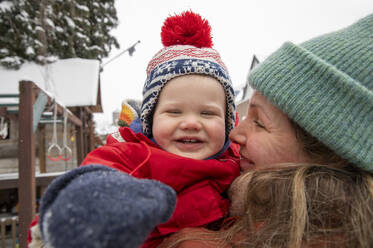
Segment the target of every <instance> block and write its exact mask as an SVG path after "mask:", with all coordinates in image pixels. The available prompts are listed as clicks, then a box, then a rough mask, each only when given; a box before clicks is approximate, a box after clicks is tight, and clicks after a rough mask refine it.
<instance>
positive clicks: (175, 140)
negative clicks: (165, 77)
mask: <svg viewBox="0 0 373 248" xmlns="http://www.w3.org/2000/svg"><path fill="white" fill-rule="evenodd" d="M225 108H226V107H225V94H224V89H223V87H222V86H221V84H220V83H219V82H218V81H217V80H216V79H214V78H212V77H208V76H202V75H186V76H180V77H176V78H174V79H172V80H170V81H169V82H168V83H167V84H166V85H165V86H164V88H163V89H162V91H161V94H160V96H159V99H158V104H157V106H156V108H155V112H154V115H153V129H152V131H153V136H154V139H155V141H156V142H157V143H158V144H159V145H160V146H161V147H162V148H163V149H164V150H166V151H168V152H171V153H174V154H177V155H180V156H183V157H188V158H194V159H206V158H208V157H210V156H212V155H215V154H216V153H217V152H219V151H220V150H221V148H222V147H223V145H224V142H225Z"/></svg>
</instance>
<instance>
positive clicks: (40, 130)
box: [38, 125, 47, 173]
mask: <svg viewBox="0 0 373 248" xmlns="http://www.w3.org/2000/svg"><path fill="white" fill-rule="evenodd" d="M38 141H39V142H38V144H39V169H40V173H46V172H47V166H46V159H45V158H46V156H45V154H46V152H45V125H39V127H38Z"/></svg>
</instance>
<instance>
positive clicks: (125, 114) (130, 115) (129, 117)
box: [118, 99, 141, 127]
mask: <svg viewBox="0 0 373 248" xmlns="http://www.w3.org/2000/svg"><path fill="white" fill-rule="evenodd" d="M140 109H141V101H138V100H134V99H125V100H123V102H122V110H121V112H120V115H119V119H118V125H119V126H121V127H129V126H130V124H131V122H132V121H133V120H135V119H137V118H138V117H139V116H140Z"/></svg>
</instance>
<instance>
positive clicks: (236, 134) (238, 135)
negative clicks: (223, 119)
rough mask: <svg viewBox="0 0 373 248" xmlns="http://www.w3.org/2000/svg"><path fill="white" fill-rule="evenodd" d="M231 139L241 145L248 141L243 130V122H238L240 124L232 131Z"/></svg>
mask: <svg viewBox="0 0 373 248" xmlns="http://www.w3.org/2000/svg"><path fill="white" fill-rule="evenodd" d="M229 139H230V140H231V141H232V142H234V143H237V144H239V145H244V144H245V143H246V136H245V134H244V132H242V123H240V124H238V126H237V127H235V128H234V129H233V130H232V131H231V133H230V134H229Z"/></svg>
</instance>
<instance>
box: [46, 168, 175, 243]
mask: <svg viewBox="0 0 373 248" xmlns="http://www.w3.org/2000/svg"><path fill="white" fill-rule="evenodd" d="M175 204H176V194H175V191H174V190H173V189H171V188H170V187H169V186H167V185H165V184H162V183H160V182H158V181H155V180H148V179H136V178H134V177H131V176H129V175H127V174H125V173H122V172H120V171H117V170H114V169H111V168H108V167H105V166H100V165H90V166H83V167H80V168H77V169H74V170H72V171H70V172H68V173H66V174H65V175H63V176H61V177H59V178H57V179H56V180H55V181H53V183H52V184H51V185H50V186H49V187H48V189H47V191H46V192H45V194H44V196H43V199H42V202H41V206H40V217H39V224H40V227H41V232H42V236H43V240H44V242H45V244H46V247H53V248H62V247H64V248H66V247H69V248H84V247H87V248H88V247H89V248H92V247H97V248H106V247H110V248H115V247H121V248H123V247H131V248H133V247H138V246H140V245H141V244H142V243H143V242H144V241H145V239H146V237H147V236H148V235H149V233H150V232H151V231H152V230H153V229H154V227H155V226H157V225H158V224H160V223H163V222H165V221H167V220H168V219H169V218H170V216H171V214H172V212H173V210H174V207H175Z"/></svg>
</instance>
